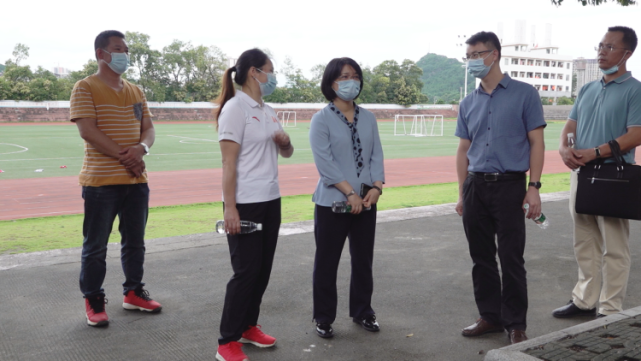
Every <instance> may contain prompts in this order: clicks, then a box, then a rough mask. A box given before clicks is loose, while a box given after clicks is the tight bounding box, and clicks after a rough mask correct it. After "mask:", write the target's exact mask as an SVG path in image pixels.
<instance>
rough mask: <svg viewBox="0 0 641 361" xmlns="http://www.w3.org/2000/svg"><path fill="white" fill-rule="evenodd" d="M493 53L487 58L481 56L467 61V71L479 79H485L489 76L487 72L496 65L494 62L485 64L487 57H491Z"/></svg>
mask: <svg viewBox="0 0 641 361" xmlns="http://www.w3.org/2000/svg"><path fill="white" fill-rule="evenodd" d="M490 55H492V53H491V52H490V54H489V55H488V56H486V57H485V58H479V59H474V60H468V62H467V71H468V73H470V75H471V76H473V77H477V78H479V79H483V78H485V77H486V76H487V74H488V73H489V72H490V69H492V65H494V62H492V64H490V65H489V66H488V65H485V59H487V58H489V57H490Z"/></svg>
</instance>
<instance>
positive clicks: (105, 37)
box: [93, 30, 125, 51]
mask: <svg viewBox="0 0 641 361" xmlns="http://www.w3.org/2000/svg"><path fill="white" fill-rule="evenodd" d="M112 36H117V37H119V38H120V39H124V38H125V34H123V33H121V32H120V31H118V30H105V31H103V32H102V33H100V34H98V36H96V41H94V43H93V50H94V51H96V50H98V49H104V48H106V47H107V46H109V38H111V37H112Z"/></svg>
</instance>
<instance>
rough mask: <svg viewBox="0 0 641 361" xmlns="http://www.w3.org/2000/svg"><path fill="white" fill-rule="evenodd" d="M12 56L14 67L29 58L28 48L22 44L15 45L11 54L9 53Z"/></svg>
mask: <svg viewBox="0 0 641 361" xmlns="http://www.w3.org/2000/svg"><path fill="white" fill-rule="evenodd" d="M11 54H12V55H13V58H14V60H13V62H14V63H16V65H20V62H21V61H22V60H26V59H27V58H29V47H28V46H26V45H24V44H20V43H18V44H16V46H15V47H14V48H13V52H12V53H11Z"/></svg>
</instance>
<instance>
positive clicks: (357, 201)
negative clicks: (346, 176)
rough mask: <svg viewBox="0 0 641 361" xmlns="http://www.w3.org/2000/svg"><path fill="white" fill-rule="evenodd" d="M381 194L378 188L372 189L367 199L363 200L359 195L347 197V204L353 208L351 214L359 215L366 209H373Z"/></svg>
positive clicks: (366, 196)
mask: <svg viewBox="0 0 641 361" xmlns="http://www.w3.org/2000/svg"><path fill="white" fill-rule="evenodd" d="M380 196H381V193H380V192H379V191H378V189H376V188H372V189H370V190H369V192H367V194H366V195H365V198H361V197H360V196H359V195H358V194H352V195H351V196H349V197H347V203H348V204H349V205H350V206H352V211H351V212H350V213H351V214H359V213H361V212H362V211H363V210H364V209H365V208H369V207H371V206H372V205H373V204H376V203H377V202H378V198H379V197H380Z"/></svg>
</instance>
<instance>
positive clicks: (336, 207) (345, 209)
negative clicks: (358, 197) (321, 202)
mask: <svg viewBox="0 0 641 361" xmlns="http://www.w3.org/2000/svg"><path fill="white" fill-rule="evenodd" d="M370 209H372V207H367V208H365V209H364V210H366V211H369V210H370ZM351 211H352V205H351V204H347V201H335V202H334V203H332V212H334V213H350V212H351Z"/></svg>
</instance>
